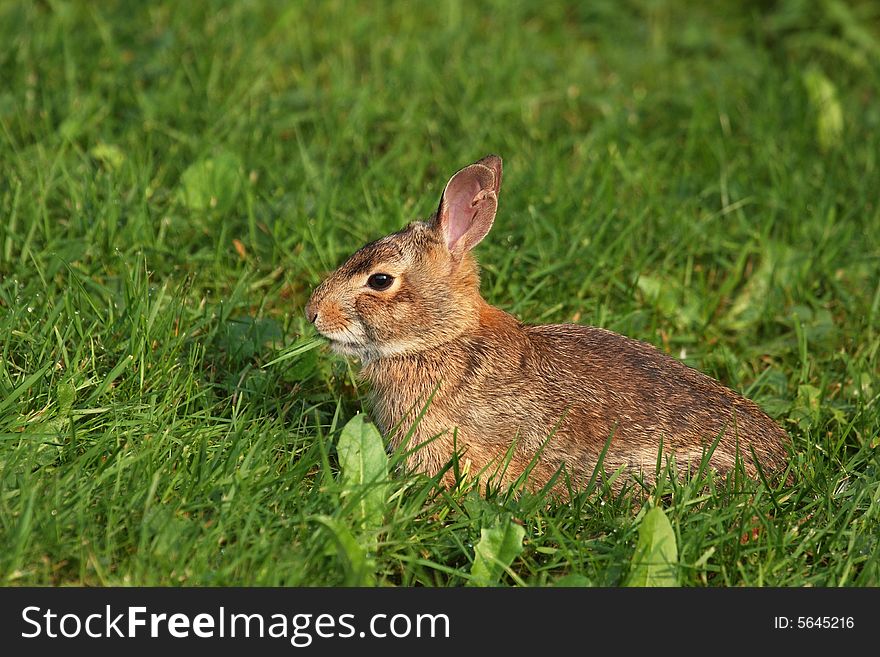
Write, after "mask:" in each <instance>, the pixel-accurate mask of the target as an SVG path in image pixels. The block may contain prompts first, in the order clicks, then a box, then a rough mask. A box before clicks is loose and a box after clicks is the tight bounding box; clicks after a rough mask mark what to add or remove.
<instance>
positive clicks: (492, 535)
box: [470, 518, 526, 586]
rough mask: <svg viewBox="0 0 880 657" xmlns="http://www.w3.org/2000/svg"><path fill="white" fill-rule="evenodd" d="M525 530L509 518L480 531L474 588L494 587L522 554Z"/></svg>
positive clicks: (476, 549)
mask: <svg viewBox="0 0 880 657" xmlns="http://www.w3.org/2000/svg"><path fill="white" fill-rule="evenodd" d="M525 533H526V532H525V530H524V529H523V528H522V527H521V526H520V525H518V524H516V523H515V522H513V521H511V520H510V519H509V518H508V519H505V520H499V521H498V522H497V523H495V525H494V526H493V527H491V528H489V529H486V528H485V527H484V528H482V529H481V530H480V542H479V543H477V545H476V547H475V548H474V563H473V565H472V566H471V581H470V584H471V585H472V586H492V585H494V584H497V583H498V579H499V578H500V577H501V574H502V573H503V572H504V569H505V568H507V567H508V566H510V564H512V563H513V560H514V559H516V557H517V556H518V555H519V553H520V552H522V549H523V545H522V543H523V537H524V536H525Z"/></svg>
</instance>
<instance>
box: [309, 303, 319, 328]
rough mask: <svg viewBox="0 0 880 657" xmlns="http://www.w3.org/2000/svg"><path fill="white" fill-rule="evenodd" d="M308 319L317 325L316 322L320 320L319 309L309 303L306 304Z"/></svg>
mask: <svg viewBox="0 0 880 657" xmlns="http://www.w3.org/2000/svg"><path fill="white" fill-rule="evenodd" d="M306 318H307V319H308V320H309V321H310V322H311V323H312V324H314V323H315V320H316V319H318V309H317V308H316V307H315V305H314V304H313V303H312V302H311V301H309V302H308V303H307V304H306Z"/></svg>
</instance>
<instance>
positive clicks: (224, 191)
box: [179, 153, 241, 212]
mask: <svg viewBox="0 0 880 657" xmlns="http://www.w3.org/2000/svg"><path fill="white" fill-rule="evenodd" d="M240 169H241V161H240V160H239V159H238V157H236V156H235V155H233V154H232V153H219V154H217V155H216V156H214V157H207V158H204V159H202V160H199V161H198V162H195V163H193V164H191V165H190V166H189V167H188V168H187V169H186V171H184V172H183V175H181V176H180V192H179V193H180V198H181V200H182V201H183V203H184V205H186V206H187V207H188V208H189V209H190V210H207V209H209V208H214V209H216V210H217V211H219V212H225V211H227V210H229V209H230V208H231V207H232V204H233V203H235V199H236V198H237V197H238V193H239V191H240V190H241V173H240Z"/></svg>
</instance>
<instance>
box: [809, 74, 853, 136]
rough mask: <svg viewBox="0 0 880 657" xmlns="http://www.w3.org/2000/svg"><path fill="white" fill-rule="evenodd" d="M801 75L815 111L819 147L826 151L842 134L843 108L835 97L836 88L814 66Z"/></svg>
mask: <svg viewBox="0 0 880 657" xmlns="http://www.w3.org/2000/svg"><path fill="white" fill-rule="evenodd" d="M803 77H804V86H806V88H807V96H808V97H809V99H810V105H812V106H813V110H814V111H815V112H816V138H817V139H818V141H819V148H821V149H822V150H823V151H827V150H829V149H831V148H833V147H836V146H838V145H839V144H840V141H841V136H842V135H843V108H842V107H841V105H840V101H839V100H838V99H837V88H836V87H835V86H834V83H833V82H831V80H829V79H828V78H827V77H826V76H825V74H824V73H823V72H822V71H820V70H819V69H818V68H816V67H815V66H811V67H810V68H808V69H807V70H806V71H805V72H804V74H803Z"/></svg>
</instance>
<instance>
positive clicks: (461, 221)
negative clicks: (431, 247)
mask: <svg viewBox="0 0 880 657" xmlns="http://www.w3.org/2000/svg"><path fill="white" fill-rule="evenodd" d="M460 178H464V180H460ZM481 189H482V187H481V185H480V181H479V179H478V178H477V176H466V175H464V174H463V175H461V176H459V177H458V178H456V179H455V180H453V181H452V182H451V183H450V185H449V188H447V190H446V196H445V200H446V212H447V217H446V219H447V224H446V246H447V247H448V248H449V250H450V251H451V250H452V249H453V248H454V247H455V245H456V243H458V240H460V239H461V237H462V235H464V234H465V233H466V232H468V230H469V229H470V227H471V226H472V225H473V223H474V216H475V215H476V214H477V208H476V206H475V205H474V200H475V198H476V197H477V195H478V194H479V193H480V191H481Z"/></svg>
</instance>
